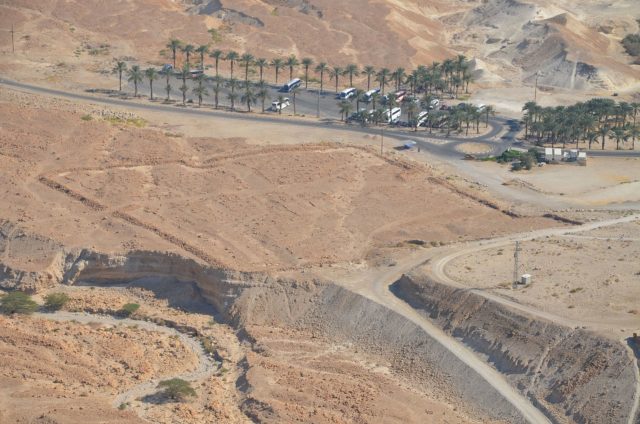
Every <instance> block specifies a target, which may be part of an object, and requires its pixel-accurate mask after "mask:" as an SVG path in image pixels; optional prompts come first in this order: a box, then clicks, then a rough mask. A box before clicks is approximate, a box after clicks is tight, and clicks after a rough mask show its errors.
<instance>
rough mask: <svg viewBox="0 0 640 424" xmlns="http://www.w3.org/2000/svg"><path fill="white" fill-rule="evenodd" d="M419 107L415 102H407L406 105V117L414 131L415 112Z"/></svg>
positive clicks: (415, 122) (416, 127)
mask: <svg viewBox="0 0 640 424" xmlns="http://www.w3.org/2000/svg"><path fill="white" fill-rule="evenodd" d="M419 110H420V109H419V108H418V105H417V104H416V103H415V102H409V105H408V106H407V117H408V119H409V125H411V126H412V127H413V128H414V131H418V119H417V118H418V117H417V113H418V111H419Z"/></svg>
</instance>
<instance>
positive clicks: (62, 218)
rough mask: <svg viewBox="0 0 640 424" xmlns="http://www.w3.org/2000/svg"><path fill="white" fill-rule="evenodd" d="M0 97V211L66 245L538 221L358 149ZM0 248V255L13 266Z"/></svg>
mask: <svg viewBox="0 0 640 424" xmlns="http://www.w3.org/2000/svg"><path fill="white" fill-rule="evenodd" d="M0 109H2V110H3V113H2V116H3V117H5V119H4V120H3V121H2V129H1V130H0V140H2V150H1V153H2V154H3V156H4V157H7V158H8V160H7V166H6V168H5V172H4V173H3V174H2V178H3V179H4V181H3V183H4V184H5V187H7V189H5V190H6V195H7V199H8V200H9V201H8V202H6V203H3V205H2V210H1V213H2V216H5V217H6V218H7V219H9V220H10V221H12V222H17V223H20V225H19V226H20V227H21V228H23V229H25V230H28V231H29V232H32V233H35V234H41V235H43V236H46V237H47V238H50V239H53V240H56V241H57V242H59V243H61V244H63V245H65V246H66V247H67V248H71V247H79V248H82V247H90V248H94V249H96V250H99V251H104V252H126V251H129V250H132V249H148V250H163V251H175V252H180V253H181V254H188V255H191V256H192V257H195V258H198V259H200V260H204V261H207V262H210V263H222V264H223V265H225V266H229V267H232V268H235V269H243V270H268V269H280V268H290V267H297V266H305V265H314V264H320V263H333V262H341V261H358V260H361V259H362V258H364V257H366V256H367V255H369V254H371V253H372V252H373V251H374V250H375V249H378V248H385V247H392V246H395V245H398V244H400V243H402V242H404V241H406V240H409V239H423V240H428V241H432V240H435V241H439V242H450V241H456V240H464V239H468V238H476V237H486V236H491V235H495V234H502V233H505V232H508V231H512V230H514V229H521V228H533V227H537V226H540V225H550V223H547V222H545V221H544V220H540V219H513V218H510V217H508V216H506V215H504V214H501V213H499V212H498V211H496V210H494V209H491V208H489V207H487V206H484V205H482V204H480V203H478V202H476V201H474V200H472V199H469V198H467V197H465V196H462V195H460V194H458V193H457V192H453V191H451V189H450V188H449V187H448V186H447V184H448V183H447V182H446V181H445V180H443V179H442V177H440V176H439V175H437V174H435V173H434V172H432V171H431V170H430V169H429V168H427V167H425V166H423V165H418V164H413V163H408V162H403V161H401V160H399V159H396V158H395V157H394V156H388V157H387V156H385V157H380V156H378V155H377V154H375V153H373V152H371V151H368V150H366V149H365V150H363V149H361V148H356V147H345V146H342V145H336V144H310V145H304V146H270V147H251V146H248V145H247V144H246V143H244V142H243V140H240V139H225V140H221V139H211V138H186V137H171V136H167V135H165V134H164V133H162V132H159V131H153V130H147V129H138V128H135V127H131V126H126V125H122V124H116V125H114V124H111V123H109V122H106V121H104V120H101V119H96V118H94V119H92V120H91V121H84V120H83V119H81V117H82V115H81V114H80V113H71V112H62V111H59V112H53V111H50V110H42V109H37V108H34V107H31V106H26V105H24V106H20V107H18V108H16V107H15V106H13V105H11V104H8V103H3V104H0ZM21 122H30V125H29V126H28V127H24V126H23V125H22V124H21ZM18 140H19V141H18ZM267 140H268V139H267ZM9 187H13V188H12V189H11V190H8V188H9ZM187 188H188V189H187ZM458 218H460V219H458ZM477 220H481V221H482V222H483V225H482V226H480V227H479V226H477V225H475V224H474V222H476V221H477ZM211 224H215V225H211ZM70 228H72V229H73V231H69V229H70ZM16 246H18V245H17V244H16ZM31 247H34V246H31ZM29 249H30V248H28V247H27V250H29ZM12 252H13V250H12V251H11V252H10V253H9V254H8V255H7V260H8V261H9V262H8V263H10V264H12V266H14V267H17V268H20V269H22V262H20V259H19V258H18V257H17V256H16V255H15V253H12ZM25 260H28V259H25Z"/></svg>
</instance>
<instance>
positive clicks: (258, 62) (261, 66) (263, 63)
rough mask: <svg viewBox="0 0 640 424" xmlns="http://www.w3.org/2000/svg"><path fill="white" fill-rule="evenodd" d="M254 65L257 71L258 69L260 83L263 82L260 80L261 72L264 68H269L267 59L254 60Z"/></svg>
mask: <svg viewBox="0 0 640 424" xmlns="http://www.w3.org/2000/svg"><path fill="white" fill-rule="evenodd" d="M254 65H256V66H257V67H258V69H260V81H264V79H263V78H262V71H264V68H267V67H268V66H269V62H267V59H264V58H262V57H261V58H258V59H256V61H255V62H254Z"/></svg>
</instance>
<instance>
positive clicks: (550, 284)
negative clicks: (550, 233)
mask: <svg viewBox="0 0 640 424" xmlns="http://www.w3.org/2000/svg"><path fill="white" fill-rule="evenodd" d="M520 245H521V248H522V252H521V253H520V261H521V269H520V273H521V274H522V273H530V274H531V275H532V276H533V277H532V278H533V283H532V284H531V285H530V286H528V287H526V288H519V289H517V290H511V284H510V283H511V280H512V279H513V248H508V249H507V248H492V249H488V250H485V251H482V252H479V253H477V254H472V255H470V256H466V257H462V258H459V259H456V260H454V261H453V262H451V263H450V264H449V265H448V268H447V269H446V272H447V273H448V274H449V275H450V276H451V277H452V278H454V279H455V280H458V281H461V282H465V283H466V284H468V285H469V286H471V287H480V288H487V289H490V290H492V291H495V292H496V293H499V294H501V295H504V296H507V297H510V298H515V299H517V300H518V301H520V302H523V303H526V304H530V305H534V306H536V307H537V308H539V309H541V310H545V311H550V312H553V313H555V314H557V315H560V316H566V317H569V318H574V319H577V320H580V319H582V320H587V321H589V320H593V321H594V322H606V323H611V324H615V325H616V326H619V327H620V328H621V331H624V332H627V333H628V332H629V331H636V330H637V328H638V326H640V309H639V304H638V299H639V298H640V266H639V265H638V261H637V258H638V254H640V222H638V221H635V222H632V223H629V224H619V225H617V226H614V227H611V228H603V229H599V230H592V231H588V232H582V233H577V234H575V235H566V236H562V237H549V238H543V239H536V240H532V241H526V242H523V243H521V244H520ZM585 311H589V312H588V316H585Z"/></svg>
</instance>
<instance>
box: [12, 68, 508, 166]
mask: <svg viewBox="0 0 640 424" xmlns="http://www.w3.org/2000/svg"><path fill="white" fill-rule="evenodd" d="M0 85H3V86H6V87H12V88H15V89H19V90H23V91H27V92H32V93H37V94H44V95H49V96H54V97H58V98H64V99H70V100H79V101H85V102H91V103H94V104H104V105H110V106H119V107H126V108H129V109H140V110H148V111H160V112H170V113H176V114H180V115H201V116H218V117H224V118H225V119H229V120H237V121H245V122H261V123H267V124H269V123H271V124H274V125H290V126H301V127H309V128H325V129H335V130H341V131H352V132H357V133H365V134H371V135H379V134H381V132H382V131H383V130H384V136H385V138H386V137H389V138H394V139H397V140H406V139H410V140H414V141H416V142H417V143H418V145H419V146H420V147H421V149H423V150H425V151H427V152H429V153H432V154H434V155H436V156H439V157H441V158H445V159H456V160H457V159H460V158H462V156H463V154H462V153H460V152H459V151H458V150H457V149H456V146H457V145H459V144H462V143H468V142H470V141H485V140H488V139H492V138H494V137H496V136H497V135H498V134H500V133H501V132H502V131H503V130H505V131H507V133H506V134H505V135H504V136H503V137H502V138H501V139H499V140H495V141H492V142H491V143H488V144H489V145H490V146H491V147H492V149H491V151H490V152H487V154H493V155H495V154H500V153H502V151H504V150H505V149H506V148H507V147H509V146H510V145H511V143H512V142H513V138H514V136H515V132H514V131H513V130H511V129H509V127H508V126H506V123H507V120H506V119H504V118H495V119H491V120H490V121H489V124H490V125H491V130H490V132H489V133H488V134H485V135H483V136H481V137H476V138H472V137H470V138H463V137H456V136H454V135H452V136H450V137H445V136H442V135H435V134H428V131H427V130H425V129H421V130H420V131H418V132H414V131H410V130H408V129H401V128H397V127H384V128H383V127H373V126H361V125H360V124H345V123H343V122H340V121H336V120H334V119H321V120H316V119H300V118H291V119H287V118H286V117H280V116H277V115H276V114H260V113H251V114H250V113H241V112H227V111H222V110H215V109H213V108H205V107H203V108H197V107H191V106H188V107H181V106H175V105H173V106H172V105H165V104H160V103H151V102H140V101H134V100H125V99H121V98H117V97H115V98H114V97H106V96H105V97H102V96H98V95H90V94H84V93H75V92H66V91H60V90H55V89H51V88H46V87H41V86H37V85H32V84H26V83H21V82H17V81H11V80H7V79H4V78H0ZM430 140H431V141H430ZM434 141H435V142H434Z"/></svg>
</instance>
